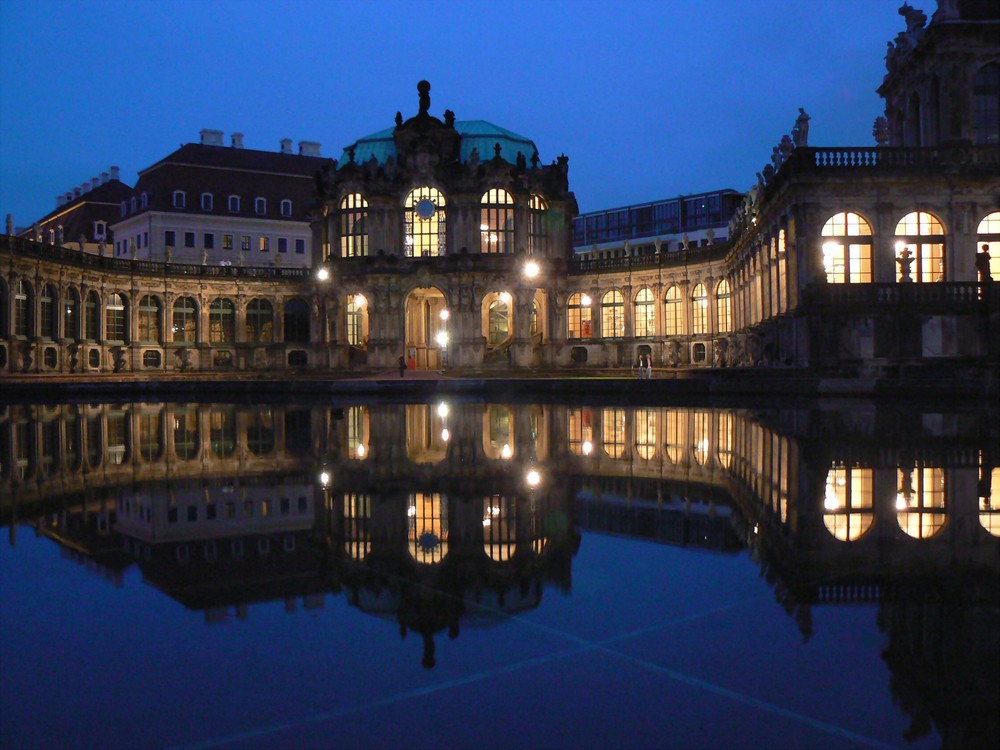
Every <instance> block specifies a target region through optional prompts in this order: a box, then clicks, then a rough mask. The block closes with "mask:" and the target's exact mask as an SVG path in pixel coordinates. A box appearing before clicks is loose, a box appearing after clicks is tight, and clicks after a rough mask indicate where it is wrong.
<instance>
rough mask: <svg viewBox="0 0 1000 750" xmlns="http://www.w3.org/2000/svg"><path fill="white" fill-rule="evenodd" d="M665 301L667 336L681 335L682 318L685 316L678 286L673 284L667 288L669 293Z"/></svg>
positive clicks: (665, 328) (665, 330)
mask: <svg viewBox="0 0 1000 750" xmlns="http://www.w3.org/2000/svg"><path fill="white" fill-rule="evenodd" d="M663 303H664V313H665V316H664V333H665V334H666V335H667V336H680V335H681V320H682V319H683V316H682V315H681V312H682V309H681V304H682V300H681V292H680V289H679V288H677V287H676V286H672V287H670V288H669V289H668V290H667V295H666V297H665V298H664V300H663Z"/></svg>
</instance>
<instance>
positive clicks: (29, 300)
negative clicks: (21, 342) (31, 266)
mask: <svg viewBox="0 0 1000 750" xmlns="http://www.w3.org/2000/svg"><path fill="white" fill-rule="evenodd" d="M33 308H34V295H32V293H31V285H30V284H29V283H28V282H27V281H25V280H24V279H18V280H17V281H15V282H14V335H15V336H21V337H23V338H27V337H28V336H30V335H32V334H33V331H32V327H33V325H32V324H33V322H34V321H33V318H34V316H33V315H32V312H33Z"/></svg>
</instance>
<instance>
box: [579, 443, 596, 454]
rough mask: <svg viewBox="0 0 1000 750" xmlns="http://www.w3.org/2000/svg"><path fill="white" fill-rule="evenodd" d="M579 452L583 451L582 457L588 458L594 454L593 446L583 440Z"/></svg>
mask: <svg viewBox="0 0 1000 750" xmlns="http://www.w3.org/2000/svg"><path fill="white" fill-rule="evenodd" d="M580 450H582V451H583V455H585V456H589V455H590V454H591V453H593V452H594V444H593V443H592V442H590V441H589V440H584V441H583V445H582V446H580Z"/></svg>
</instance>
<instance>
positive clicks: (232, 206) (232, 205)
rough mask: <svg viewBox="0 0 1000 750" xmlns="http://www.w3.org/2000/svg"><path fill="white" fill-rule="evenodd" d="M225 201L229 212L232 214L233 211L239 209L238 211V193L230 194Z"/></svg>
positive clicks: (235, 211) (237, 211)
mask: <svg viewBox="0 0 1000 750" xmlns="http://www.w3.org/2000/svg"><path fill="white" fill-rule="evenodd" d="M227 203H228V205H229V212H230V213H234V214H235V213H239V211H240V196H238V195H230V196H229V198H228V200H227Z"/></svg>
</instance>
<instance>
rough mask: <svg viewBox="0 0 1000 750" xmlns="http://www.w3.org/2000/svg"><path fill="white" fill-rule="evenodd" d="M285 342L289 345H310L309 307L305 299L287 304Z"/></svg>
mask: <svg viewBox="0 0 1000 750" xmlns="http://www.w3.org/2000/svg"><path fill="white" fill-rule="evenodd" d="M284 333H285V341H286V342H287V343H289V344H308V343H309V305H308V304H307V303H306V301H305V300H303V299H298V298H296V299H292V300H289V301H288V302H286V303H285V331H284Z"/></svg>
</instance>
